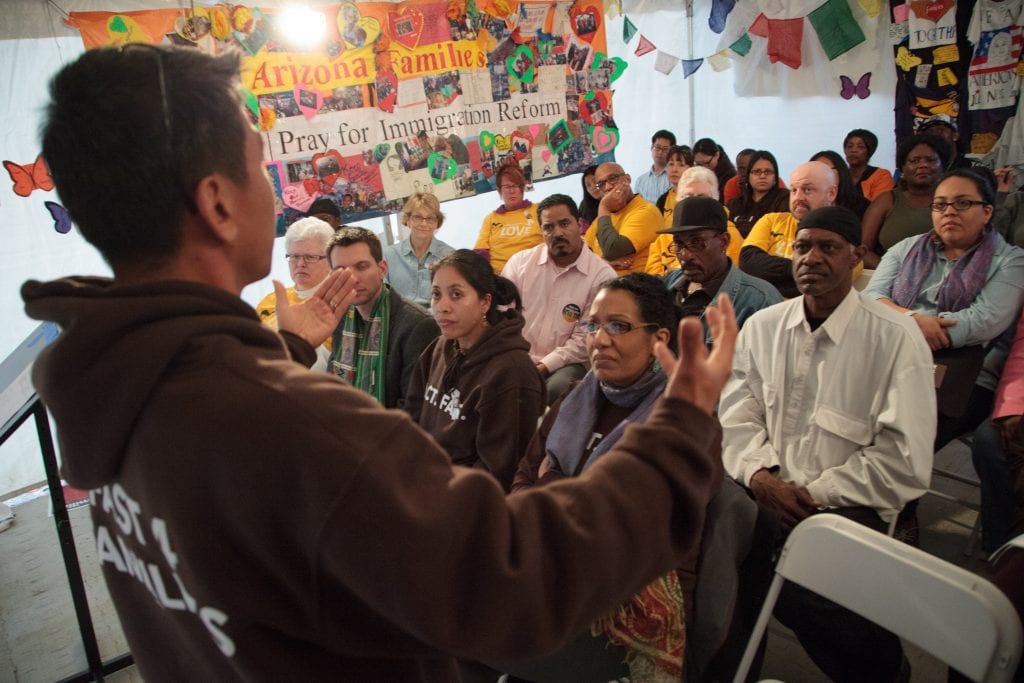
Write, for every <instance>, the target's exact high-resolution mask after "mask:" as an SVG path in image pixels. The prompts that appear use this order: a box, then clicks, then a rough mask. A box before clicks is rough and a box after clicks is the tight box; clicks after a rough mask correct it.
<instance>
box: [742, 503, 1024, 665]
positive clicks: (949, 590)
mask: <svg viewBox="0 0 1024 683" xmlns="http://www.w3.org/2000/svg"><path fill="white" fill-rule="evenodd" d="M783 581H792V582H794V583H796V584H798V585H801V586H803V587H804V588H807V589H808V590H811V591H814V592H815V593H818V594H819V595H821V596H822V597H825V598H827V599H829V600H832V601H833V602H835V603H838V604H839V605H842V606H843V607H845V608H847V609H849V610H851V611H853V612H856V613H857V614H859V615H861V616H863V617H864V618H866V619H869V620H871V621H873V622H875V623H876V624H878V625H880V626H882V627H883V628H885V629H888V630H889V631H891V632H893V633H895V634H896V635H897V636H899V637H901V638H904V639H905V640H908V641H910V642H912V643H914V644H915V645H916V646H918V647H919V648H921V649H922V650H924V651H925V652H928V653H929V654H931V655H933V656H934V657H936V658H938V659H939V660H941V661H943V662H945V663H946V664H948V665H949V666H951V667H953V668H955V669H956V670H958V671H959V672H960V673H962V674H964V675H965V676H967V677H968V678H970V679H971V680H973V681H1009V680H1011V679H1012V678H1013V675H1014V672H1015V671H1016V669H1017V662H1018V661H1019V660H1020V654H1021V624H1020V620H1019V619H1018V618H1017V613H1016V611H1015V610H1014V608H1013V605H1012V604H1010V601H1009V599H1008V598H1007V597H1006V596H1005V595H1003V593H1002V592H1001V591H1000V590H999V589H998V588H996V587H995V586H993V585H992V584H991V583H990V582H988V581H986V580H985V579H983V578H981V577H980V576H977V575H976V574H972V573H971V572H968V571H966V570H964V569H961V568H960V567H957V566H956V565H953V564H950V563H949V562H946V561H945V560H942V559H939V558H937V557H935V556H933V555H929V554H928V553H926V552H923V551H921V550H918V549H917V548H914V547H911V546H909V545H907V544H905V543H902V542H900V541H897V540H894V539H892V538H889V537H888V536H885V535H883V534H880V533H878V532H877V531H873V530H871V529H868V528H867V527H865V526H863V525H860V524H857V523H856V522H852V521H850V520H848V519H846V518H845V517H840V516H839V515H832V514H820V515H814V516H812V517H809V518H808V519H806V520H804V521H803V522H801V523H800V524H798V525H797V526H796V528H794V529H793V531H792V532H791V533H790V535H789V539H788V540H787V541H786V545H785V547H783V549H782V554H781V556H780V557H779V561H778V564H777V565H776V567H775V579H774V580H773V581H772V585H771V588H770V589H769V591H768V596H767V598H766V599H765V602H764V606H763V607H762V608H761V614H760V615H759V616H758V618H757V623H756V624H755V626H754V632H753V633H752V634H751V636H750V641H749V642H748V643H747V649H746V651H745V652H744V653H743V659H742V660H741V662H740V666H739V669H738V670H737V672H736V677H735V678H734V679H733V683H742V681H744V680H745V679H746V677H747V673H748V672H749V670H750V665H751V662H752V661H753V659H754V654H755V653H756V651H757V648H758V645H759V644H760V642H761V638H762V636H763V635H764V631H765V628H766V627H767V625H768V619H769V617H771V614H772V610H773V609H774V607H775V602H776V600H777V599H778V597H779V591H780V590H781V589H782V583H783Z"/></svg>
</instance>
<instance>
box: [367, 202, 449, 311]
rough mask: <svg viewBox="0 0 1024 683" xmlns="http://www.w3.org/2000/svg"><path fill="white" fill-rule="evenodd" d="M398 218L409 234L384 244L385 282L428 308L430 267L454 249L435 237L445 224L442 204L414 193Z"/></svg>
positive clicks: (407, 297) (409, 298) (404, 295)
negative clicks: (397, 240) (386, 268)
mask: <svg viewBox="0 0 1024 683" xmlns="http://www.w3.org/2000/svg"><path fill="white" fill-rule="evenodd" d="M401 221H402V225H405V226H407V227H408V228H409V236H408V237H406V238H405V239H404V240H402V241H401V242H398V243H397V244H389V245H388V246H386V247H384V260H385V261H387V263H388V274H387V283H388V284H389V285H391V288H392V289H394V290H395V291H396V292H398V293H399V294H400V295H402V296H403V297H405V298H406V299H408V300H410V301H415V302H416V303H418V304H419V305H421V306H423V307H425V308H429V306H430V266H431V265H433V264H434V263H436V262H437V261H439V260H441V257H443V256H445V255H446V254H448V253H450V252H452V251H454V249H453V248H452V247H451V246H449V245H447V244H445V243H444V242H442V241H441V240H439V239H437V238H436V237H434V233H436V232H437V231H438V230H439V229H440V228H441V224H442V223H444V214H443V213H441V203H440V202H439V201H437V197H435V196H434V195H432V194H430V193H429V192H417V193H416V194H414V195H412V196H411V197H409V199H408V200H406V202H405V206H404V207H403V208H402V219H401Z"/></svg>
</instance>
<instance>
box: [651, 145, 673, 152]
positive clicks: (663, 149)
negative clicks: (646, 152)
mask: <svg viewBox="0 0 1024 683" xmlns="http://www.w3.org/2000/svg"><path fill="white" fill-rule="evenodd" d="M651 149H653V150H654V151H656V152H667V151H669V150H670V149H672V148H671V147H667V146H663V145H651Z"/></svg>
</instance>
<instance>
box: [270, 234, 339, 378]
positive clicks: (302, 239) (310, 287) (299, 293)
mask: <svg viewBox="0 0 1024 683" xmlns="http://www.w3.org/2000/svg"><path fill="white" fill-rule="evenodd" d="M333 236H334V228H332V227H331V226H330V225H329V224H328V223H327V222H326V221H323V220H320V219H319V218H313V217H312V216H310V217H309V218H300V219H299V220H297V221H295V222H294V223H292V224H291V225H290V226H288V230H287V231H285V233H284V251H285V258H286V259H288V272H289V273H290V274H291V276H292V282H293V283H294V286H292V287H289V288H288V289H286V290H285V292H286V293H287V294H288V301H289V303H292V304H297V303H299V302H301V301H304V300H305V299H307V298H309V297H310V296H311V295H312V294H313V293H314V292H316V288H317V287H319V286H320V283H321V282H323V281H324V278H326V277H327V276H328V275H329V274H330V272H331V266H330V264H329V263H328V262H327V245H328V244H329V243H330V241H331V238H332V237H333ZM256 312H257V313H258V314H259V316H260V320H261V321H262V322H263V324H264V325H266V326H268V327H272V328H274V329H275V330H276V329H277V296H276V295H275V294H274V292H271V293H270V294H268V295H266V296H265V297H263V300H262V301H260V303H259V304H258V305H257V306H256ZM316 353H317V358H316V363H314V364H313V367H312V368H311V369H312V370H316V371H318V372H323V371H325V370H327V361H328V358H329V357H330V355H331V340H330V339H328V340H327V341H325V342H324V343H323V344H322V345H321V346H318V347H317V350H316Z"/></svg>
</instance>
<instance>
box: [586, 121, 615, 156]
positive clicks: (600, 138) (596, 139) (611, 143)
mask: <svg viewBox="0 0 1024 683" xmlns="http://www.w3.org/2000/svg"><path fill="white" fill-rule="evenodd" d="M590 139H591V141H592V142H593V144H594V151H596V152H597V153H598V154H604V153H606V152H611V151H612V150H613V149H615V147H616V146H617V145H618V144H619V129H618V128H605V127H604V126H594V130H593V131H592V133H591V138H590Z"/></svg>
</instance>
